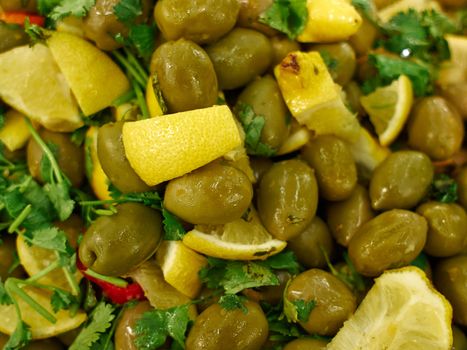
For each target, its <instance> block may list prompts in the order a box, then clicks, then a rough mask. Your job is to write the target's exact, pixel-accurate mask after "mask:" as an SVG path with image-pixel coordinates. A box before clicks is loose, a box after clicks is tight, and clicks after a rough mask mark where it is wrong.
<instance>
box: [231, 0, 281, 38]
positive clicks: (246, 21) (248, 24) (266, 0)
mask: <svg viewBox="0 0 467 350" xmlns="http://www.w3.org/2000/svg"><path fill="white" fill-rule="evenodd" d="M239 2H240V12H239V13H238V21H237V26H238V27H243V28H251V29H255V30H257V31H259V32H261V33H263V34H266V35H268V36H272V35H275V34H277V30H275V29H273V28H271V27H270V26H268V25H267V24H264V23H261V22H260V21H259V17H260V15H261V14H262V13H263V12H264V11H266V10H267V9H268V8H269V7H270V6H271V5H272V3H273V2H274V0H240V1H239Z"/></svg>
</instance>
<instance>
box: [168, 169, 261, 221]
mask: <svg viewBox="0 0 467 350" xmlns="http://www.w3.org/2000/svg"><path fill="white" fill-rule="evenodd" d="M252 198H253V186H252V184H251V182H250V180H249V179H248V177H247V176H246V175H245V173H244V172H242V171H241V170H238V169H237V168H234V167H233V166H230V165H227V164H223V163H222V162H212V163H209V164H208V165H205V166H203V167H201V168H199V169H197V170H195V171H192V172H191V173H188V174H186V175H184V176H182V177H179V178H176V179H173V180H171V181H170V182H169V183H168V185H167V188H166V190H165V195H164V207H165V208H167V210H169V211H170V212H172V213H173V214H175V215H177V216H178V217H179V218H181V219H183V220H185V221H187V222H189V223H192V224H213V225H215V224H225V223H227V222H229V221H233V220H236V219H239V218H240V217H241V216H242V215H243V214H244V213H245V211H246V210H247V209H248V206H249V205H250V203H251V199H252Z"/></svg>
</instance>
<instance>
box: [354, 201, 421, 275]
mask: <svg viewBox="0 0 467 350" xmlns="http://www.w3.org/2000/svg"><path fill="white" fill-rule="evenodd" d="M427 231H428V225H427V222H426V219H425V218H424V217H423V216H421V215H418V214H415V213H413V212H411V211H408V210H401V209H393V210H390V211H387V212H384V213H382V214H380V215H378V216H377V217H375V218H374V219H371V220H370V221H368V222H366V223H365V224H363V226H361V227H360V228H359V229H358V230H357V232H356V233H355V234H354V236H353V237H352V239H351V240H350V243H349V257H350V260H351V261H352V263H353V264H354V265H355V269H356V270H357V271H358V272H359V273H361V274H362V275H365V276H378V275H379V274H381V273H383V271H384V270H386V269H390V268H396V267H401V266H405V265H408V264H409V263H411V262H412V261H413V260H414V259H415V258H416V257H417V256H418V255H419V254H420V253H421V251H422V249H423V246H424V245H425V242H426V235H427Z"/></svg>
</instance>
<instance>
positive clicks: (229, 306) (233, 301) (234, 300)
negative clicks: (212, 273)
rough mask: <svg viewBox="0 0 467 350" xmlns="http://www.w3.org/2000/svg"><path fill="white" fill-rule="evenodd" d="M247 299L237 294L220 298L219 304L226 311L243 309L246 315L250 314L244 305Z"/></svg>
mask: <svg viewBox="0 0 467 350" xmlns="http://www.w3.org/2000/svg"><path fill="white" fill-rule="evenodd" d="M245 300H247V299H246V297H244V296H240V295H236V294H226V295H223V296H221V297H220V298H219V301H218V304H219V305H220V306H221V307H222V308H224V309H226V310H235V309H241V310H242V311H243V313H244V314H247V313H248V309H247V307H246V306H245V305H244V302H245Z"/></svg>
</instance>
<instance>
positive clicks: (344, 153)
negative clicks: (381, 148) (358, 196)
mask: <svg viewBox="0 0 467 350" xmlns="http://www.w3.org/2000/svg"><path fill="white" fill-rule="evenodd" d="M302 157H303V159H305V160H306V161H307V163H308V164H310V166H311V167H312V168H313V169H314V170H315V172H316V179H317V180H318V185H319V194H320V195H321V196H322V197H323V198H325V199H327V200H330V201H341V200H344V199H346V198H348V197H349V196H350V195H351V194H352V192H353V190H354V188H355V186H356V185H357V167H356V165H355V161H354V159H353V156H352V153H351V152H350V147H349V145H348V144H347V143H346V142H345V141H343V140H341V139H339V138H337V137H336V136H332V135H323V136H318V137H317V138H315V139H313V140H311V141H310V142H309V143H308V144H307V145H306V146H305V147H303V148H302Z"/></svg>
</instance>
